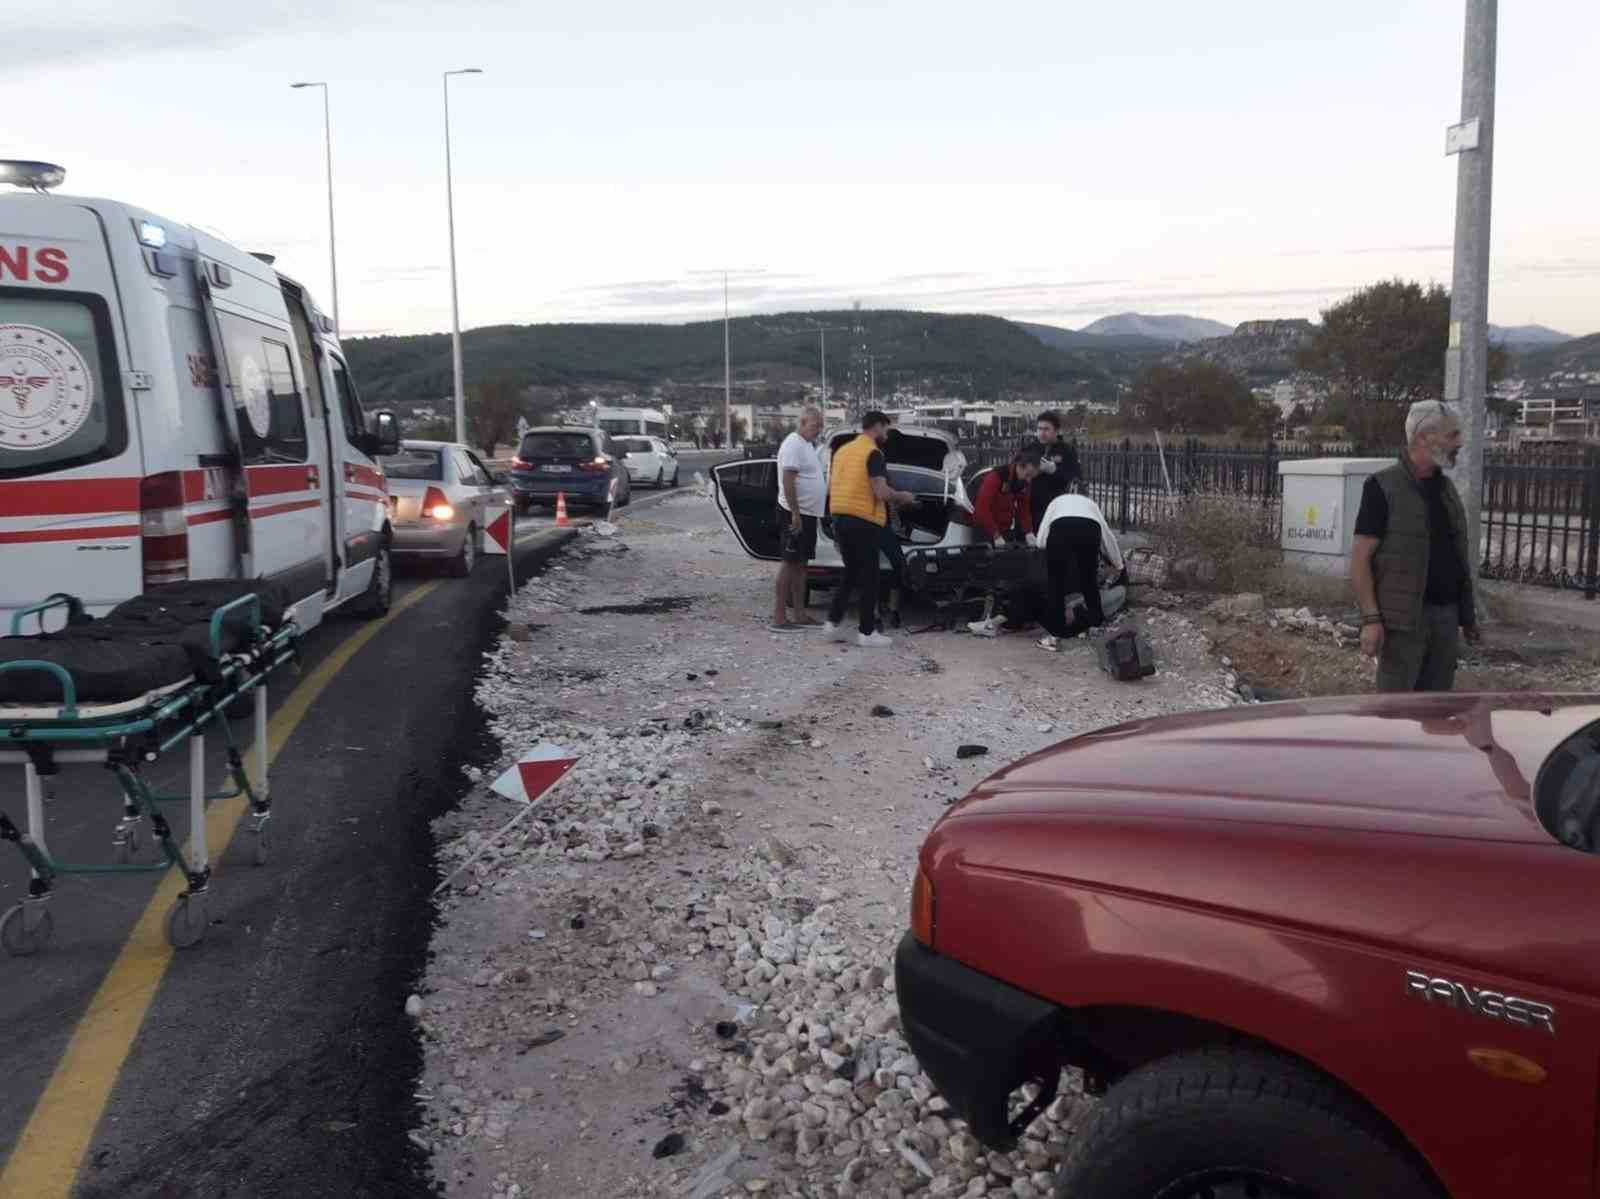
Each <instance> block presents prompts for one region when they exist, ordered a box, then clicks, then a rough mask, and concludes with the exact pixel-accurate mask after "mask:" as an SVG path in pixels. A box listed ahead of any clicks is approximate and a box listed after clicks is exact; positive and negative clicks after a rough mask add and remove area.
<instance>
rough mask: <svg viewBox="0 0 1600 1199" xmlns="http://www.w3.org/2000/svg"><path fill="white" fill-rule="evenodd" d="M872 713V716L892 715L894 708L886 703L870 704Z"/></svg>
mask: <svg viewBox="0 0 1600 1199" xmlns="http://www.w3.org/2000/svg"><path fill="white" fill-rule="evenodd" d="M872 714H873V715H874V716H893V715H894V709H893V708H891V707H890V706H889V705H888V704H873V705H872Z"/></svg>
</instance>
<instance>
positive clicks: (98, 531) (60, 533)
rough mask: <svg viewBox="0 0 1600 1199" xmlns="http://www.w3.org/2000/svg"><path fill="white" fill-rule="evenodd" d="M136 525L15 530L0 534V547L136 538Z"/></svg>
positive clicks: (137, 527) (137, 529)
mask: <svg viewBox="0 0 1600 1199" xmlns="http://www.w3.org/2000/svg"><path fill="white" fill-rule="evenodd" d="M138 535H139V526H138V525H90V526H89V527H88V528H83V529H16V530H13V531H11V532H0V545H14V544H16V543H18V542H33V541H104V540H107V539H109V538H113V537H137V536H138Z"/></svg>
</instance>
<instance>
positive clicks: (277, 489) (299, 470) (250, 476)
mask: <svg viewBox="0 0 1600 1199" xmlns="http://www.w3.org/2000/svg"><path fill="white" fill-rule="evenodd" d="M316 469H317V468H316V466H315V465H314V464H312V463H306V462H302V463H300V464H299V465H297V466H250V467H246V468H245V472H244V474H245V478H246V479H247V480H249V484H250V497H251V498H252V499H254V498H255V497H257V496H263V495H287V494H289V493H290V492H294V491H311V490H313V489H314V488H313V485H312V483H311V482H310V479H311V477H312V475H313V474H314V473H315V472H316Z"/></svg>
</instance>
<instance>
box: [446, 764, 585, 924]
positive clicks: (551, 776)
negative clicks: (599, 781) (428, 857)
mask: <svg viewBox="0 0 1600 1199" xmlns="http://www.w3.org/2000/svg"><path fill="white" fill-rule="evenodd" d="M577 764H578V759H577V758H576V757H574V756H573V755H572V754H570V753H568V752H567V751H566V750H564V749H562V748H561V747H560V746H559V745H552V744H551V743H550V742H548V741H541V742H540V743H539V744H538V745H535V746H534V747H533V748H532V749H529V750H525V751H524V752H523V753H521V754H519V755H518V756H517V760H516V761H515V762H513V763H512V764H511V769H509V770H507V771H506V772H505V773H504V774H502V775H501V776H500V777H499V778H497V779H495V781H494V782H493V783H491V784H489V789H490V790H491V791H493V792H494V793H495V794H497V795H503V796H505V797H506V798H507V799H509V800H512V801H513V802H514V803H517V804H519V805H521V810H520V811H519V812H518V813H517V814H516V815H515V816H513V817H512V818H511V819H510V820H508V821H506V823H505V824H503V825H502V826H501V827H500V828H498V829H496V830H495V831H494V833H493V835H491V836H488V837H485V838H484V839H483V842H482V843H481V844H480V845H479V846H478V851H477V852H476V853H474V854H473V855H472V856H471V857H470V858H468V859H467V860H466V861H465V862H462V863H461V865H459V866H457V867H456V868H455V869H454V870H452V871H451V872H450V873H449V874H448V875H446V876H445V878H444V881H443V882H441V883H440V884H439V885H438V886H437V887H435V888H434V889H433V893H434V894H435V895H437V894H438V893H439V892H440V891H443V890H444V889H445V888H446V887H448V886H449V885H450V884H451V883H453V882H454V881H455V879H456V876H457V875H459V874H460V873H461V872H462V871H464V870H466V869H467V868H468V867H469V866H471V865H472V864H473V863H474V862H476V861H477V860H478V859H479V858H481V857H482V856H483V855H484V854H485V853H487V852H488V849H489V846H491V845H493V844H495V843H496V842H498V841H499V840H500V838H501V837H503V836H505V835H506V834H507V833H509V832H510V831H511V830H512V829H513V828H515V827H516V826H517V825H518V824H519V823H521V822H522V820H523V818H524V817H526V816H527V814H528V813H529V812H531V811H533V810H534V808H535V807H537V806H538V801H539V799H540V798H541V797H543V796H544V794H545V793H546V792H548V791H549V790H550V788H551V787H553V786H555V785H556V784H557V783H558V782H560V781H561V779H562V777H563V776H564V775H565V774H566V773H567V771H569V770H571V769H572V768H573V767H574V766H576V765H577Z"/></svg>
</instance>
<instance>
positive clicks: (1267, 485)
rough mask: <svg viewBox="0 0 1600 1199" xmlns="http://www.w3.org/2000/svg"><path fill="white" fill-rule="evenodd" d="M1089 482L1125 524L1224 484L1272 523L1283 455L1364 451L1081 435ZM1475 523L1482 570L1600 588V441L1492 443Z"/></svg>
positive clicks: (995, 447) (1150, 520) (980, 456)
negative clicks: (1596, 444)
mask: <svg viewBox="0 0 1600 1199" xmlns="http://www.w3.org/2000/svg"><path fill="white" fill-rule="evenodd" d="M1016 446H1017V442H1015V441H1011V442H989V443H982V442H974V443H970V444H967V445H963V447H962V448H963V450H964V451H965V452H966V455H967V458H968V460H969V461H970V462H971V463H972V464H973V465H974V467H983V466H996V465H999V464H1001V463H1004V462H1007V461H1009V460H1010V457H1011V454H1012V452H1013V451H1014V450H1015V449H1016ZM1077 450H1078V460H1079V462H1080V463H1081V464H1082V466H1083V476H1084V484H1085V487H1084V489H1085V491H1087V493H1088V494H1089V496H1090V497H1091V498H1092V499H1093V500H1094V501H1095V503H1097V504H1099V505H1100V507H1101V509H1102V510H1103V511H1104V512H1105V514H1106V518H1107V519H1108V520H1109V521H1111V522H1113V523H1114V524H1115V525H1116V526H1117V528H1118V529H1119V530H1121V531H1122V532H1127V531H1128V530H1130V529H1149V528H1150V527H1151V526H1152V524H1154V523H1155V521H1156V520H1158V519H1159V518H1160V516H1161V514H1162V513H1163V512H1164V511H1166V510H1167V509H1168V507H1169V506H1170V505H1171V504H1172V503H1174V502H1176V499H1177V498H1178V497H1182V496H1185V495H1190V494H1194V493H1196V492H1205V491H1210V492H1221V493H1223V494H1227V495H1232V496H1237V497H1239V498H1240V499H1243V500H1249V501H1254V502H1257V503H1260V504H1261V505H1262V507H1263V509H1264V510H1265V511H1264V512H1263V518H1264V519H1265V520H1267V521H1268V522H1271V523H1275V522H1276V521H1277V519H1278V512H1279V511H1280V510H1281V507H1282V502H1283V491H1282V479H1281V476H1279V474H1278V463H1280V462H1283V461H1286V460H1290V459H1296V458H1335V457H1350V456H1354V455H1361V456H1367V457H1386V456H1387V454H1386V453H1384V452H1377V453H1367V452H1365V451H1362V450H1360V449H1359V448H1357V447H1352V446H1349V445H1339V446H1309V445H1296V446H1292V447H1289V446H1278V445H1268V446H1265V447H1256V446H1225V447H1219V446H1209V445H1203V444H1201V443H1200V442H1197V441H1184V442H1180V443H1178V444H1175V445H1166V446H1159V447H1158V446H1157V445H1155V444H1153V443H1144V444H1134V442H1133V441H1131V440H1128V439H1124V440H1123V441H1120V442H1080V443H1077ZM1480 511H1481V513H1482V516H1481V520H1480V526H1479V536H1480V544H1479V552H1480V554H1481V558H1480V561H1479V570H1480V573H1481V574H1482V575H1483V577H1484V578H1487V579H1502V580H1505V581H1507V582H1514V583H1525V584H1529V585H1532V586H1540V587H1556V588H1576V589H1581V590H1582V591H1583V593H1584V596H1585V597H1586V598H1588V599H1594V598H1595V597H1596V595H1597V594H1600V449H1596V448H1593V447H1590V448H1584V449H1577V448H1562V449H1529V448H1527V447H1523V448H1521V449H1518V450H1491V451H1490V452H1489V453H1488V454H1487V455H1485V461H1484V469H1483V503H1482V507H1481V509H1480Z"/></svg>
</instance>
